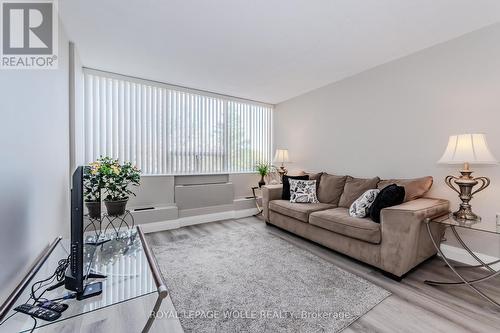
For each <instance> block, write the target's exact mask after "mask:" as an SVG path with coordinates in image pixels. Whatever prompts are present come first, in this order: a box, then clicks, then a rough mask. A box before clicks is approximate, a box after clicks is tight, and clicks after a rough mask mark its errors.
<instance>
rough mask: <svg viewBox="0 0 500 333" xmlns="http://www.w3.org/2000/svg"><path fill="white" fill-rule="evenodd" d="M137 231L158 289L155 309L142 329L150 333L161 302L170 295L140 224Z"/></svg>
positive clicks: (145, 332)
mask: <svg viewBox="0 0 500 333" xmlns="http://www.w3.org/2000/svg"><path fill="white" fill-rule="evenodd" d="M136 228H137V233H138V234H139V237H140V239H141V243H142V247H143V249H144V254H145V255H146V259H147V260H148V264H149V268H150V269H151V273H152V274H153V279H154V281H155V284H156V288H157V289H158V298H157V299H156V302H155V305H154V307H153V311H152V312H151V315H150V316H149V318H148V321H147V322H146V325H145V326H144V328H143V329H142V333H148V332H149V330H150V329H151V326H152V325H153V323H154V321H155V319H156V314H157V313H158V310H160V306H161V303H162V301H163V299H164V298H165V297H167V295H168V291H167V287H166V286H165V282H164V281H163V277H162V276H161V273H160V269H159V268H158V263H157V262H156V260H155V258H154V256H153V253H152V252H151V249H150V248H149V246H148V243H147V242H146V238H145V237H144V233H143V232H142V229H141V227H140V226H137V227H136Z"/></svg>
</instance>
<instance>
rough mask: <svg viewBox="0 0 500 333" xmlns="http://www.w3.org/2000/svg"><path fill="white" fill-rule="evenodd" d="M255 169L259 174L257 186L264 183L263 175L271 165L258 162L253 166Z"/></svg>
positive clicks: (269, 169) (268, 170) (267, 172)
mask: <svg viewBox="0 0 500 333" xmlns="http://www.w3.org/2000/svg"><path fill="white" fill-rule="evenodd" d="M255 170H257V172H258V173H259V175H260V181H259V187H262V186H263V185H266V182H265V180H264V177H265V176H267V175H268V174H269V172H270V171H271V166H270V165H269V164H268V163H259V164H257V165H256V166H255Z"/></svg>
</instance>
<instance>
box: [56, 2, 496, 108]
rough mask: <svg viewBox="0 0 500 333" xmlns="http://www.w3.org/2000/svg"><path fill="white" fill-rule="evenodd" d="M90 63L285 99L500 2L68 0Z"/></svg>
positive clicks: (466, 22)
mask: <svg viewBox="0 0 500 333" xmlns="http://www.w3.org/2000/svg"><path fill="white" fill-rule="evenodd" d="M59 8H60V14H61V17H62V20H63V24H64V26H65V29H66V31H67V33H68V35H69V37H70V39H71V40H73V41H74V42H75V43H76V45H77V48H78V50H79V54H80V57H81V59H82V62H83V64H84V66H86V67H92V68H96V69H103V70H107V71H112V72H117V73H121V74H127V75H132V76H137V77H141V78H146V79H153V80H157V81H162V82H166V83H171V84H177V85H182V86H187V87H191V88H197V89H203V90H208V91H213V92H217V93H222V94H227V95H232V96H237V97H243V98H248V99H253V100H257V101H262V102H268V103H273V104H275V103H278V102H281V101H284V100H287V99H289V98H292V97H294V96H297V95H300V94H302V93H305V92H307V91H310V90H313V89H315V88H318V87H321V86H324V85H326V84H328V83H331V82H335V81H338V80H341V79H343V78H345V77H348V76H351V75H353V74H356V73H359V72H362V71H364V70H366V69H369V68H372V67H374V66H377V65H380V64H383V63H386V62H388V61H391V60H394V59H396V58H399V57H402V56H405V55H408V54H411V53H414V52H416V51H419V50H422V49H424V48H427V47H429V46H431V45H435V44H438V43H441V42H444V41H446V40H449V39H452V38H455V37H458V36H460V35H462V34H464V33H467V32H470V31H473V30H477V29H479V28H481V27H484V26H486V25H490V24H492V23H495V22H498V21H500V0H156V1H155V0H85V1H82V0H61V1H60V2H59Z"/></svg>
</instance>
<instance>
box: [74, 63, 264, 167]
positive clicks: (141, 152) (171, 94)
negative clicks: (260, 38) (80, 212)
mask: <svg viewBox="0 0 500 333" xmlns="http://www.w3.org/2000/svg"><path fill="white" fill-rule="evenodd" d="M272 112H273V107H272V106H271V105H266V104H262V103H257V102H252V101H246V100H241V99H236V98H231V97H226V96H221V95H216V94H212V93H206V92H200V91H196V90H190V89H185V88H180V87H175V86H170V85H166V84H162V83H157V82H151V81H146V80H140V79H135V78H130V77H126V76H121V75H116V74H109V73H105V72H100V71H96V70H92V69H85V70H84V137H85V138H84V146H85V148H84V149H85V162H87V163H88V162H91V161H93V160H95V159H97V158H98V157H99V156H101V155H102V156H111V157H115V158H119V159H120V160H122V161H131V162H132V163H134V164H136V165H137V166H138V167H139V168H140V169H141V170H142V171H143V173H144V174H153V175H154V174H193V173H221V172H229V173H236V172H249V171H253V170H254V166H255V164H257V163H259V162H270V161H271V146H272V133H271V130H272Z"/></svg>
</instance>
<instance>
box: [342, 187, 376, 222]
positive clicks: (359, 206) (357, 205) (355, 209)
mask: <svg viewBox="0 0 500 333" xmlns="http://www.w3.org/2000/svg"><path fill="white" fill-rule="evenodd" d="M379 192H380V190H377V189H374V190H368V191H366V192H365V193H363V194H362V195H361V196H360V197H359V198H357V199H356V201H354V202H353V203H352V205H351V207H349V215H351V216H352V217H366V215H368V210H369V209H370V207H371V206H372V204H373V202H374V201H375V198H376V197H377V195H378V193H379Z"/></svg>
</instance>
